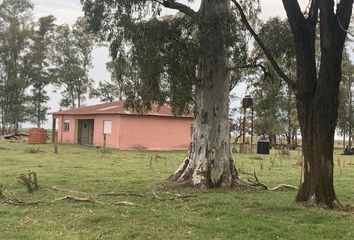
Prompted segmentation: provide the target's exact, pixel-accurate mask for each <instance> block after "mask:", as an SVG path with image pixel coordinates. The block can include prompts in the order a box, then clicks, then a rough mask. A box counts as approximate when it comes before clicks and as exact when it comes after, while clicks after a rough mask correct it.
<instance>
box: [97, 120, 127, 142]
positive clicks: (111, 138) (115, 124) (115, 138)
mask: <svg viewBox="0 0 354 240" xmlns="http://www.w3.org/2000/svg"><path fill="white" fill-rule="evenodd" d="M120 119H121V116H120V115H97V116H96V118H95V123H94V124H95V125H94V129H93V130H94V134H93V144H94V145H96V146H103V121H112V132H111V134H106V147H110V148H120V145H119V139H120V137H119V133H120V130H119V129H120Z"/></svg>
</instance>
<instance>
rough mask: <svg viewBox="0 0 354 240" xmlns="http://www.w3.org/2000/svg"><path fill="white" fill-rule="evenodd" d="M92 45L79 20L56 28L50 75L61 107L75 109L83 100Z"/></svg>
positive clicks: (92, 41)
mask: <svg viewBox="0 0 354 240" xmlns="http://www.w3.org/2000/svg"><path fill="white" fill-rule="evenodd" d="M95 41H96V38H95V36H94V35H92V34H90V32H89V31H87V29H86V24H85V20H84V19H82V18H79V19H78V20H77V21H76V23H75V24H74V25H73V26H72V27H70V26H68V25H66V24H65V25H61V26H58V27H57V29H56V37H55V46H54V49H55V53H54V57H53V64H54V66H55V68H54V69H52V75H53V81H54V82H55V85H56V86H58V87H59V88H60V89H63V90H62V92H61V94H62V96H63V99H62V100H61V103H60V105H61V106H63V107H70V108H76V107H80V106H81V105H82V102H83V101H84V100H85V97H86V94H87V93H88V91H89V89H90V87H91V85H92V80H91V79H90V78H89V76H88V72H89V70H90V68H91V67H92V56H91V53H92V50H93V47H94V44H95Z"/></svg>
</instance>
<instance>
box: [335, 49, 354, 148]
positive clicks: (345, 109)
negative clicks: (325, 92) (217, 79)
mask: <svg viewBox="0 0 354 240" xmlns="http://www.w3.org/2000/svg"><path fill="white" fill-rule="evenodd" d="M342 71H343V73H342V81H341V84H340V94H339V107H338V123H337V130H338V131H339V133H340V134H341V135H342V136H343V148H345V147H346V146H347V145H346V141H345V138H346V136H348V138H349V142H348V147H349V149H350V148H351V147H352V128H353V126H354V116H353V115H354V112H353V94H352V86H353V72H354V65H353V63H352V61H351V60H350V58H349V53H348V49H347V50H346V51H345V52H344V53H343V63H342Z"/></svg>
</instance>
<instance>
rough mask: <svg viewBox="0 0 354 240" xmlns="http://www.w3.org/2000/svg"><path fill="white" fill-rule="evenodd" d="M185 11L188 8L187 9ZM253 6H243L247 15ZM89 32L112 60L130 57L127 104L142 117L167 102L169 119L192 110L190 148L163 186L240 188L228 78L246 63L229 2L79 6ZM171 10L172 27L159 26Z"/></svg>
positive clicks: (160, 0)
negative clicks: (133, 70) (132, 76)
mask: <svg viewBox="0 0 354 240" xmlns="http://www.w3.org/2000/svg"><path fill="white" fill-rule="evenodd" d="M188 2H189V3H191V2H192V1H188ZM257 2H258V1H243V3H244V7H247V9H248V12H249V13H250V15H252V16H254V14H255V13H256V12H257V6H258V5H257ZM82 3H83V4H84V11H85V15H86V17H87V18H88V19H89V21H90V23H91V27H92V29H93V30H97V31H103V32H104V33H106V35H107V37H108V40H109V41H110V42H111V53H112V55H113V56H116V54H117V52H119V50H124V49H127V48H128V49H131V51H132V53H133V59H134V62H133V63H134V64H137V68H138V73H139V78H138V79H137V82H132V86H131V89H135V90H136V91H131V93H132V94H129V95H127V100H128V103H132V104H130V105H133V106H136V107H138V108H141V109H146V108H149V107H150V106H151V103H152V102H154V101H155V102H156V101H157V102H159V103H160V104H162V103H163V102H169V103H170V105H171V106H172V108H173V111H174V112H175V113H176V114H182V113H185V112H186V111H188V110H191V109H190V106H194V110H193V112H194V116H195V120H194V125H193V126H194V127H193V133H192V142H191V146H190V149H189V152H188V154H187V157H186V159H185V160H184V161H183V162H182V164H181V165H180V167H179V168H178V169H177V170H176V172H175V173H174V174H173V175H172V176H171V178H170V179H172V180H174V181H176V182H178V183H180V184H186V185H192V186H196V187H200V188H212V187H220V186H223V187H231V186H237V185H239V184H241V181H240V179H239V176H238V173H237V171H236V168H235V165H234V161H233V157H232V155H231V151H230V137H229V91H230V88H232V84H231V78H230V71H231V70H232V69H236V74H235V75H236V76H239V74H238V70H237V69H238V67H239V66H240V65H243V64H245V62H246V59H247V52H246V49H247V47H246V45H247V43H246V42H247V41H246V38H245V31H244V30H243V28H242V26H241V24H240V21H238V17H237V16H236V15H235V14H233V12H232V11H231V3H230V0H220V1H209V0H202V1H201V3H200V7H199V10H197V11H195V10H193V9H192V8H191V7H190V6H188V4H183V3H181V2H178V1H174V0H150V1H149V0H134V1H125V0H113V1H112V0H101V1H98V0H82ZM164 8H165V9H174V10H177V11H179V12H180V15H179V16H177V17H174V18H173V19H163V18H158V15H159V13H161V10H162V9H164Z"/></svg>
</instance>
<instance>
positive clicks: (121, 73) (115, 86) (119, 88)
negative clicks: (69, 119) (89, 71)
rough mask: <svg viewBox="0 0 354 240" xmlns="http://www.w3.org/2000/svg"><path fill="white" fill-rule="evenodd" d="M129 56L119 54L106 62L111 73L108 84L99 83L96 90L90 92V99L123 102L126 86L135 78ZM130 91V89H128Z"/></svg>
mask: <svg viewBox="0 0 354 240" xmlns="http://www.w3.org/2000/svg"><path fill="white" fill-rule="evenodd" d="M131 60H132V59H130V58H129V55H125V54H124V53H122V52H121V53H120V54H119V55H118V56H117V58H115V59H113V60H112V61H110V62H108V63H107V65H106V67H107V70H108V71H109V72H110V73H111V80H110V81H109V82H101V81H100V82H99V86H98V88H92V89H91V90H90V97H96V98H100V100H101V101H103V102H105V101H110V102H112V101H113V100H116V99H118V100H120V101H121V100H123V99H124V98H125V94H126V93H127V91H128V86H129V83H130V82H131V81H134V78H136V77H137V74H136V71H134V68H133V66H132V63H131ZM130 90H131V89H130Z"/></svg>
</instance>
